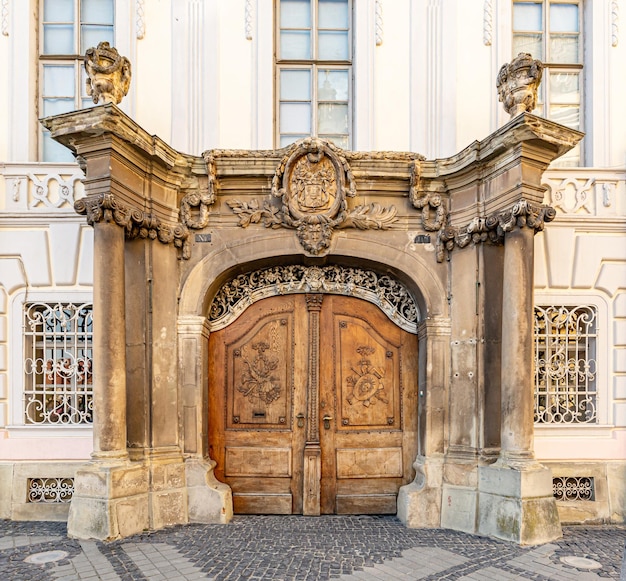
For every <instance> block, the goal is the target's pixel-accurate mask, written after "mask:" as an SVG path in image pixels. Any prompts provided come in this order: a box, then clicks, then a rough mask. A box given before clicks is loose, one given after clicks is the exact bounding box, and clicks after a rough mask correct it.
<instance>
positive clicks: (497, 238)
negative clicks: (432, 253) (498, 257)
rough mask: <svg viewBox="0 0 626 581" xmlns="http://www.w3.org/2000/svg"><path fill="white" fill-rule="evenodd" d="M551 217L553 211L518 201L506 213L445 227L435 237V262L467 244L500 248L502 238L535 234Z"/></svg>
mask: <svg viewBox="0 0 626 581" xmlns="http://www.w3.org/2000/svg"><path fill="white" fill-rule="evenodd" d="M555 217H556V210H555V209H554V208H552V207H551V206H546V205H544V204H533V203H532V202H529V201H528V200H526V199H521V200H520V201H518V202H516V203H515V204H513V206H511V207H510V208H509V209H507V210H504V211H500V212H497V213H494V214H491V215H490V216H477V217H476V218H474V219H473V220H472V221H471V222H470V223H469V224H466V225H465V226H462V227H455V226H448V227H447V228H444V229H443V230H441V231H440V232H439V235H438V236H437V262H442V261H443V258H444V254H445V251H446V250H447V251H448V252H450V251H451V250H453V249H454V247H455V246H457V247H458V248H465V247H466V246H467V245H468V244H470V242H471V243H474V244H478V243H480V242H490V243H492V244H502V243H503V242H504V237H505V234H506V233H507V232H511V231H513V230H515V229H516V228H532V229H533V231H534V233H535V234H536V233H537V232H540V231H541V230H543V228H544V226H545V223H546V222H552V220H554V218H555Z"/></svg>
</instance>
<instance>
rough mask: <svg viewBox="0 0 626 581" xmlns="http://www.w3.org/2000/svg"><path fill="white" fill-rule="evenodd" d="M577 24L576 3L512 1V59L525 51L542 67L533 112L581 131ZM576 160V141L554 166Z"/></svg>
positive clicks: (580, 43)
mask: <svg viewBox="0 0 626 581" xmlns="http://www.w3.org/2000/svg"><path fill="white" fill-rule="evenodd" d="M582 28H583V27H582V3H581V2H578V1H575V0H546V1H543V2H537V1H526V0H520V1H514V2H513V57H515V56H517V55H518V54H519V53H520V52H527V53H530V54H531V55H532V56H533V58H537V59H539V60H540V61H542V62H543V64H544V66H545V69H544V72H543V79H542V82H541V86H540V88H539V95H538V102H537V109H536V112H537V114H539V115H542V116H543V117H546V118H547V119H551V120H553V121H556V122H557V123H561V124H563V125H566V126H567V127H571V128H572V129H576V130H580V131H582V130H583V123H582V90H583V38H582V33H581V31H582ZM581 163H582V159H581V148H580V144H579V145H577V146H576V147H575V148H574V149H572V150H571V151H569V152H568V153H566V154H565V155H563V156H562V157H561V158H559V159H558V160H556V161H555V162H554V163H553V165H554V166H559V167H567V166H577V165H581Z"/></svg>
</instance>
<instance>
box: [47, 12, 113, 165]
mask: <svg viewBox="0 0 626 581" xmlns="http://www.w3.org/2000/svg"><path fill="white" fill-rule="evenodd" d="M41 15H42V17H41V34H40V47H39V74H40V76H39V86H40V91H39V94H40V101H39V107H40V116H42V117H47V116H49V115H58V114H60V113H66V112H68V111H74V110H76V109H82V108H84V107H90V106H91V105H93V103H92V101H91V98H90V97H88V96H87V93H86V88H85V81H86V78H85V71H84V67H83V57H84V55H85V51H86V50H87V49H88V48H90V47H92V46H97V45H98V43H99V42H102V41H107V42H109V43H110V44H111V45H113V37H114V30H113V21H114V20H113V19H114V0H42V10H41ZM40 155H41V159H42V160H43V161H55V162H66V161H73V157H72V155H71V154H70V152H69V151H68V150H67V149H66V148H65V147H63V146H61V145H59V144H58V143H56V142H55V141H53V140H52V139H51V138H50V134H49V133H48V132H47V131H45V130H44V131H43V132H42V139H41V148H40Z"/></svg>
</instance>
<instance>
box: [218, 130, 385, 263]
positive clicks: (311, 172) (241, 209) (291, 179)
mask: <svg viewBox="0 0 626 581" xmlns="http://www.w3.org/2000/svg"><path fill="white" fill-rule="evenodd" d="M355 195H356V185H355V182H354V177H353V175H352V172H351V170H350V166H349V165H348V162H347V160H346V158H345V156H344V155H343V153H342V151H341V150H340V149H339V148H338V147H336V146H335V145H333V144H332V143H330V142H328V141H324V140H321V139H318V138H315V137H308V138H306V139H303V140H301V141H298V142H296V143H294V144H293V145H292V146H291V147H290V148H289V149H288V150H287V153H286V154H285V156H284V157H283V159H282V161H281V162H280V164H279V165H278V168H277V170H276V173H275V174H274V177H273V179H272V196H273V197H275V198H280V199H281V201H282V206H281V207H280V208H279V207H277V206H276V205H274V204H272V203H271V202H270V201H264V202H263V204H262V205H260V204H259V201H258V200H252V201H251V202H242V201H239V200H233V201H229V202H228V205H229V206H230V207H231V209H232V210H233V212H235V214H237V215H238V216H239V225H240V226H242V227H243V228H246V227H247V226H249V225H250V224H256V223H259V222H261V223H263V225H264V226H265V227H266V228H281V227H283V228H293V229H295V230H296V233H297V236H298V240H299V241H300V244H301V245H302V247H303V248H304V249H305V250H306V251H307V252H309V253H310V254H313V255H319V254H323V253H324V252H325V251H326V250H327V249H328V247H329V246H330V242H331V237H332V234H333V231H334V229H335V228H359V229H361V230H368V229H376V230H385V229H387V228H389V226H390V225H391V224H393V223H394V222H395V221H396V219H397V218H396V213H397V210H396V208H395V207H394V206H389V207H383V206H381V205H380V204H376V203H372V204H369V205H360V206H356V207H354V208H353V209H352V210H348V205H347V201H346V199H347V198H352V197H354V196H355Z"/></svg>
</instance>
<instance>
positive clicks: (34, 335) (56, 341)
mask: <svg viewBox="0 0 626 581" xmlns="http://www.w3.org/2000/svg"><path fill="white" fill-rule="evenodd" d="M24 347H25V349H24V380H25V385H24V421H25V423H26V424H46V425H50V424H54V425H75V424H91V423H92V421H93V385H92V379H93V364H92V362H93V317H92V305H91V304H90V303H85V304H80V305H75V304H72V303H56V304H46V303H29V304H26V305H25V306H24Z"/></svg>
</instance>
